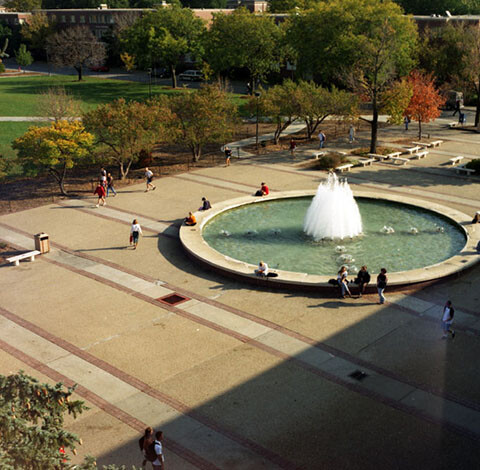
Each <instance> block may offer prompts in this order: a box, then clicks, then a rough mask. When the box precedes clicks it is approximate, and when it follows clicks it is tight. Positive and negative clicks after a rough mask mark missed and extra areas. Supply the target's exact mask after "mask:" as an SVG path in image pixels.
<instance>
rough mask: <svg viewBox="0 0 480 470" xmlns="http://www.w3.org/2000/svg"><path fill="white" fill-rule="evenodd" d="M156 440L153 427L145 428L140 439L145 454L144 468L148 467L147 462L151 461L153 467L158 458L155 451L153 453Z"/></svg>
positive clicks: (139, 442)
mask: <svg viewBox="0 0 480 470" xmlns="http://www.w3.org/2000/svg"><path fill="white" fill-rule="evenodd" d="M154 441H155V436H154V432H153V428H151V427H150V426H149V427H148V428H146V429H145V432H144V434H143V436H142V437H141V438H140V439H139V440H138V445H139V447H140V450H141V451H142V455H143V461H142V468H145V467H146V465H147V462H150V463H151V464H152V467H153V462H154V461H155V460H156V459H157V455H156V454H155V452H153V453H152V445H153V444H154ZM152 454H153V455H152Z"/></svg>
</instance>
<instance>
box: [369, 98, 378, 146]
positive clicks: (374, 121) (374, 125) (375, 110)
mask: <svg viewBox="0 0 480 470" xmlns="http://www.w3.org/2000/svg"><path fill="white" fill-rule="evenodd" d="M372 108H373V117H372V120H371V121H370V125H371V126H372V133H371V137H370V153H377V136H378V106H377V97H376V96H375V97H374V98H373V100H372Z"/></svg>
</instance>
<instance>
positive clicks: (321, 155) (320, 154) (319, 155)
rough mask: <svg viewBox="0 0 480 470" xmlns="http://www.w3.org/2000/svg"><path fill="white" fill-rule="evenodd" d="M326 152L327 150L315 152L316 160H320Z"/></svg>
mask: <svg viewBox="0 0 480 470" xmlns="http://www.w3.org/2000/svg"><path fill="white" fill-rule="evenodd" d="M326 154H327V152H315V153H314V154H313V158H315V160H318V159H319V158H320V157H324V156H325V155H326Z"/></svg>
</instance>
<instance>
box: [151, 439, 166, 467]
mask: <svg viewBox="0 0 480 470" xmlns="http://www.w3.org/2000/svg"><path fill="white" fill-rule="evenodd" d="M155 454H157V459H156V460H155V461H154V462H153V470H165V458H164V456H163V431H157V432H156V433H155Z"/></svg>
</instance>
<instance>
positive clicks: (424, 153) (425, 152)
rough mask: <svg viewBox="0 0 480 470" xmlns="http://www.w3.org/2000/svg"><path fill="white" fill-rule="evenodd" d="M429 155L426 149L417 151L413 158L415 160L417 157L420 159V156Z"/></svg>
mask: <svg viewBox="0 0 480 470" xmlns="http://www.w3.org/2000/svg"><path fill="white" fill-rule="evenodd" d="M427 155H428V152H427V150H424V151H423V152H418V153H416V154H415V155H414V156H413V157H412V160H415V159H416V158H418V159H419V160H420V158H425V157H426V156H427Z"/></svg>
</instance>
